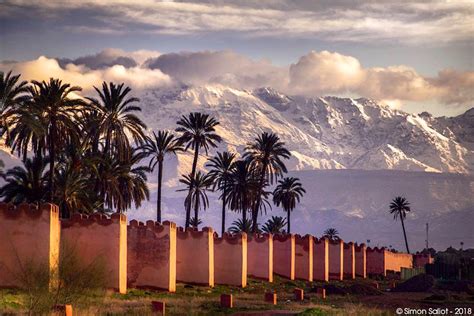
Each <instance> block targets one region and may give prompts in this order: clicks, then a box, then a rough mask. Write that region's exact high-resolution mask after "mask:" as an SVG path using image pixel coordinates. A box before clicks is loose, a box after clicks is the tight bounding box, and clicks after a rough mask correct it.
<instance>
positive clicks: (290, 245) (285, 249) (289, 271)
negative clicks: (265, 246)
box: [273, 234, 295, 280]
mask: <svg viewBox="0 0 474 316" xmlns="http://www.w3.org/2000/svg"><path fill="white" fill-rule="evenodd" d="M273 272H274V273H276V274H278V275H280V276H282V277H285V278H288V279H290V280H294V279H295V236H294V235H292V234H290V235H274V236H273Z"/></svg>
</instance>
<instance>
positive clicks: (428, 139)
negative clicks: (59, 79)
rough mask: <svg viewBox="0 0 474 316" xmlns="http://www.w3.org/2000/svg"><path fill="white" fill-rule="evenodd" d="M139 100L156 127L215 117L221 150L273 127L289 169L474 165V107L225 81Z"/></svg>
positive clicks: (459, 168) (461, 169)
mask: <svg viewBox="0 0 474 316" xmlns="http://www.w3.org/2000/svg"><path fill="white" fill-rule="evenodd" d="M141 102H142V106H143V119H144V120H145V122H146V123H147V125H148V127H149V128H150V129H153V130H156V129H174V128H175V126H176V121H177V120H178V119H179V117H180V116H181V115H183V114H187V113H189V112H191V111H204V112H206V113H209V114H211V115H213V116H215V117H216V118H217V119H218V120H219V121H220V122H221V125H220V127H219V128H218V132H219V134H220V135H221V136H222V137H223V139H224V144H222V146H221V149H229V150H234V151H235V150H239V151H240V150H242V149H243V147H244V146H245V144H246V143H248V142H249V141H252V140H253V138H254V137H255V136H256V135H257V134H258V133H260V132H262V131H273V132H275V133H277V134H278V135H279V136H280V137H281V139H282V140H283V141H284V142H285V143H286V144H287V146H288V148H289V149H290V150H291V152H292V154H293V157H292V159H291V161H290V163H289V167H290V169H291V170H312V169H364V170H372V169H395V170H408V171H430V172H453V173H472V171H473V170H474V151H473V150H474V149H473V147H474V136H473V135H474V127H473V124H474V123H473V121H474V119H473V116H474V109H472V110H470V111H468V112H466V113H465V114H464V115H461V116H458V117H455V118H444V117H443V118H433V117H431V116H430V115H427V114H426V113H423V114H421V115H413V114H408V113H405V112H403V111H398V110H394V109H391V108H390V107H388V106H385V105H381V104H378V103H376V102H375V101H373V100H369V99H365V98H359V99H350V98H338V97H321V98H305V97H301V96H287V95H284V94H282V93H279V92H278V91H275V90H273V89H271V88H261V89H257V90H254V91H247V90H237V89H233V88H230V87H226V86H220V85H207V86H200V87H188V86H184V87H180V88H178V89H174V90H164V91H160V90H153V91H146V92H144V93H143V95H141ZM183 163H185V162H183Z"/></svg>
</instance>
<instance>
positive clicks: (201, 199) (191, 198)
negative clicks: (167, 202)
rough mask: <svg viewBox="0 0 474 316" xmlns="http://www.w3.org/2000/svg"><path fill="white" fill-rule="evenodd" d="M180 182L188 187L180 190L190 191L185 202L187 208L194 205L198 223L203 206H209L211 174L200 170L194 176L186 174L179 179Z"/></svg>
mask: <svg viewBox="0 0 474 316" xmlns="http://www.w3.org/2000/svg"><path fill="white" fill-rule="evenodd" d="M179 182H181V183H183V184H184V185H186V189H181V190H178V191H188V195H187V197H186V199H185V201H184V204H185V207H186V209H191V207H194V219H195V220H194V221H195V223H197V220H198V219H199V210H200V209H201V207H202V208H203V210H205V209H207V207H208V206H209V199H208V197H207V191H208V190H210V188H211V187H212V184H213V180H212V177H211V176H210V175H209V174H203V173H201V172H200V171H198V172H197V173H196V174H195V175H194V177H191V175H185V176H183V178H182V179H180V180H179ZM190 220H191V219H190V218H186V222H187V223H190Z"/></svg>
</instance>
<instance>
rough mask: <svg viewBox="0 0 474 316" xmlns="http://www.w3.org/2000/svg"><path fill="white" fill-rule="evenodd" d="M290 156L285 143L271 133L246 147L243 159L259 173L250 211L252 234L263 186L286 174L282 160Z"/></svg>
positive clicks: (260, 136) (260, 203)
mask: <svg viewBox="0 0 474 316" xmlns="http://www.w3.org/2000/svg"><path fill="white" fill-rule="evenodd" d="M290 156H291V154H290V152H289V151H288V150H287V149H286V148H285V143H283V142H282V141H280V138H279V137H278V136H277V135H276V134H273V133H266V132H265V133H262V134H261V135H259V136H258V137H257V138H256V139H255V141H254V142H253V143H250V144H248V145H247V147H246V152H245V154H244V158H246V159H249V160H250V161H251V162H252V164H253V165H254V166H255V167H256V168H257V170H258V173H259V187H258V190H257V195H256V200H255V204H254V206H253V210H252V222H253V230H254V232H255V231H256V230H257V227H258V213H259V211H260V207H261V205H262V195H263V192H264V189H265V186H266V184H267V183H269V184H272V183H273V181H274V180H275V179H277V178H278V177H279V176H281V175H282V174H283V173H286V172H287V170H286V166H285V164H284V163H283V160H282V159H289V158H290Z"/></svg>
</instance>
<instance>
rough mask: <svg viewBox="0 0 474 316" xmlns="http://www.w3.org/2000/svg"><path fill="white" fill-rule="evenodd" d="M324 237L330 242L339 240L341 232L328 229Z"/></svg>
mask: <svg viewBox="0 0 474 316" xmlns="http://www.w3.org/2000/svg"><path fill="white" fill-rule="evenodd" d="M323 237H326V238H328V239H329V240H339V232H338V231H337V229H335V228H328V229H326V230H325V231H324V233H323Z"/></svg>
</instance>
